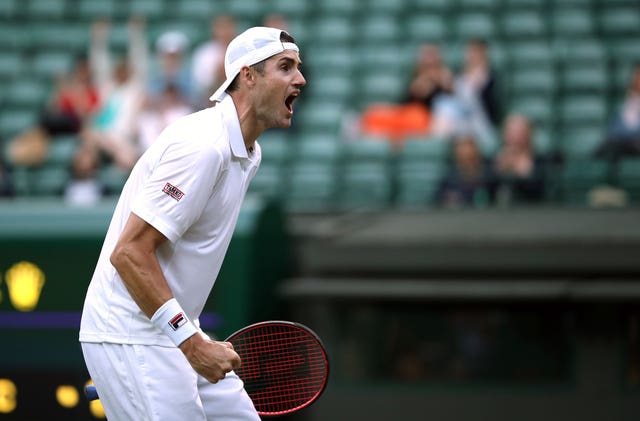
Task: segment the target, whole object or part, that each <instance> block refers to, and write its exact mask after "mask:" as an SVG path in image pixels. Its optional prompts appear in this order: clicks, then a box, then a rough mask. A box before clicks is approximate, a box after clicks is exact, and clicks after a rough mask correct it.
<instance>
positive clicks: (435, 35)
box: [405, 14, 447, 43]
mask: <svg viewBox="0 0 640 421" xmlns="http://www.w3.org/2000/svg"><path fill="white" fill-rule="evenodd" d="M405 25H406V28H405V31H406V33H407V35H408V37H409V38H410V39H411V40H413V41H415V42H417V43H422V42H426V41H428V42H435V43H439V42H441V41H443V40H444V39H445V38H446V36H447V24H446V22H445V20H444V18H443V17H442V16H436V15H432V14H420V15H412V16H409V17H407V18H406V23H405Z"/></svg>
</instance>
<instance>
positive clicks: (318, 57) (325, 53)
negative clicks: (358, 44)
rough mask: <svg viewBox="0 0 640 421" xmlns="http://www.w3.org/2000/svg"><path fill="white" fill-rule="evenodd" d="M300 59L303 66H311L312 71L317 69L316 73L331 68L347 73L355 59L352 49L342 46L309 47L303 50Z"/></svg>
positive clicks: (351, 68) (352, 66)
mask: <svg viewBox="0 0 640 421" xmlns="http://www.w3.org/2000/svg"><path fill="white" fill-rule="evenodd" d="M302 59H303V60H304V66H305V67H309V68H311V70H312V71H314V69H317V73H324V72H327V71H328V70H329V69H331V70H332V71H335V72H339V73H341V74H347V75H348V74H349V73H350V72H351V71H352V70H353V68H354V67H355V64H356V61H357V59H356V57H355V56H354V54H353V51H351V49H350V48H346V47H344V46H342V47H341V46H322V47H310V48H309V49H308V50H305V52H303V57H302ZM303 72H304V71H303ZM314 77H315V76H314ZM308 82H309V84H312V83H313V81H308Z"/></svg>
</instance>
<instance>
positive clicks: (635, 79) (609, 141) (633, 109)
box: [597, 63, 640, 159]
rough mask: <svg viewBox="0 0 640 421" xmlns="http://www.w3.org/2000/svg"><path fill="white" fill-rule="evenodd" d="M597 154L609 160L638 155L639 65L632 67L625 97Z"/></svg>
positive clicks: (639, 136)
mask: <svg viewBox="0 0 640 421" xmlns="http://www.w3.org/2000/svg"><path fill="white" fill-rule="evenodd" d="M597 154H598V155H599V156H602V157H606V158H611V159H617V158H618V157H620V156H624V155H639V154H640V63H637V64H636V65H635V67H634V70H633V74H632V76H631V82H630V83H629V89H628V91H627V97H626V99H625V101H624V103H623V104H622V107H621V108H620V110H619V111H618V113H617V115H616V116H615V117H614V119H613V122H612V123H611V125H610V127H609V129H608V131H607V135H606V139H605V141H604V143H603V144H602V145H601V146H600V148H599V149H598V151H597Z"/></svg>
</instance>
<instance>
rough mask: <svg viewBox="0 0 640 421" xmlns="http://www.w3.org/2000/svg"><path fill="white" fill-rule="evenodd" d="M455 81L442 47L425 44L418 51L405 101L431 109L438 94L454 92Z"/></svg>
mask: <svg viewBox="0 0 640 421" xmlns="http://www.w3.org/2000/svg"><path fill="white" fill-rule="evenodd" d="M453 81H454V79H453V73H451V71H450V70H449V68H448V67H447V66H446V65H445V64H444V62H443V61H442V57H441V56H440V49H439V48H438V47H437V46H435V45H432V44H424V45H422V46H421V47H420V50H419V52H418V60H417V61H416V67H415V71H414V74H413V77H412V78H411V83H410V84H409V92H408V93H407V97H406V98H405V101H404V102H411V103H413V102H417V103H420V104H423V105H424V106H425V107H427V109H429V110H431V109H432V108H433V102H434V100H435V99H436V98H437V97H438V95H441V94H443V93H451V92H453Z"/></svg>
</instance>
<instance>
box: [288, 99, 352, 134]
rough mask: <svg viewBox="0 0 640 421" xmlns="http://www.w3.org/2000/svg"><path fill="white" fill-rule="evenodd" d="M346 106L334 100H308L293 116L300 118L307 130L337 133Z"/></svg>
mask: <svg viewBox="0 0 640 421" xmlns="http://www.w3.org/2000/svg"><path fill="white" fill-rule="evenodd" d="M344 111H345V110H344V107H343V106H341V105H338V104H336V103H335V102H334V101H329V100H327V101H307V102H306V103H305V104H304V107H301V110H300V111H299V112H298V116H297V119H296V116H294V117H293V118H294V119H296V122H297V121H298V120H299V122H300V123H302V124H303V125H304V127H305V129H306V130H310V131H312V132H313V131H320V132H332V133H337V131H338V129H339V127H340V125H341V124H342V118H343V116H344Z"/></svg>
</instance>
